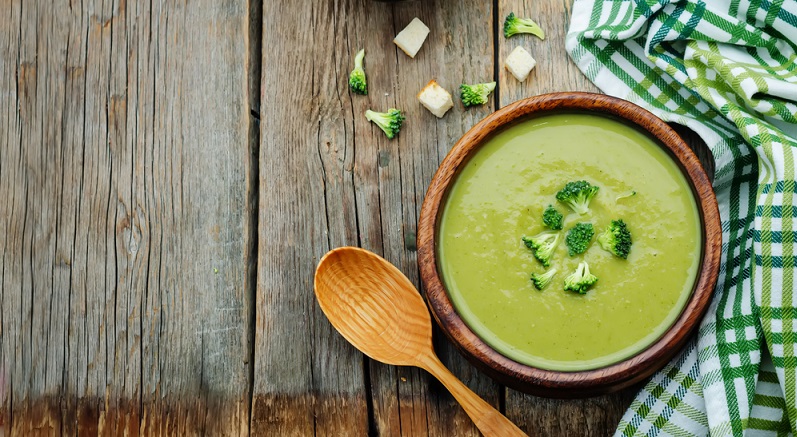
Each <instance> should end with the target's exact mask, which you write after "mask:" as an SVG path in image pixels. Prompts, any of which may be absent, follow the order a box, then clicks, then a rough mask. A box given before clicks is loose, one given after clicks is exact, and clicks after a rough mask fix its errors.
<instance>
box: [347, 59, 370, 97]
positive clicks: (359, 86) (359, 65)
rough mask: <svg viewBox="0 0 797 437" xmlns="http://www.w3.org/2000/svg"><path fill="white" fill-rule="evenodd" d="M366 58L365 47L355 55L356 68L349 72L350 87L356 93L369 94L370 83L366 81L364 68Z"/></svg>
mask: <svg viewBox="0 0 797 437" xmlns="http://www.w3.org/2000/svg"><path fill="white" fill-rule="evenodd" d="M364 58H365V49H362V50H360V51H359V52H357V55H356V56H354V70H352V71H351V73H349V88H351V91H352V92H353V93H356V94H362V95H367V94H368V84H367V83H366V82H365V70H364V69H363V59H364Z"/></svg>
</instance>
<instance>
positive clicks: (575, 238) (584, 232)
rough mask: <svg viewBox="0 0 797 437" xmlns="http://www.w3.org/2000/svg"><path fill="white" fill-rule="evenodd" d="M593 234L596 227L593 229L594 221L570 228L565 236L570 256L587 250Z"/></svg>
mask: <svg viewBox="0 0 797 437" xmlns="http://www.w3.org/2000/svg"><path fill="white" fill-rule="evenodd" d="M593 235H595V229H593V227H592V223H578V224H577V225H575V226H573V227H572V228H570V230H569V231H567V237H565V243H566V244H567V252H568V253H569V254H570V256H573V255H579V254H582V253H584V252H586V251H587V248H588V247H589V243H590V241H591V240H592V236H593Z"/></svg>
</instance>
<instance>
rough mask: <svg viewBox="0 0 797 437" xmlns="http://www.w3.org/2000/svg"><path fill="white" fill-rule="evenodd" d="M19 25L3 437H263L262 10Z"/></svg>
mask: <svg viewBox="0 0 797 437" xmlns="http://www.w3.org/2000/svg"><path fill="white" fill-rule="evenodd" d="M4 10H5V12H4V13H6V14H8V18H9V19H8V20H7V19H5V18H4V19H3V20H0V23H1V24H0V50H2V59H1V60H0V69H2V78H0V96H2V99H0V108H2V111H3V112H2V117H0V129H2V130H1V131H2V132H4V134H3V138H2V140H0V142H2V144H3V147H2V148H1V149H0V198H1V199H2V201H0V222H1V223H2V224H1V225H0V226H2V231H3V232H2V235H0V246H2V247H3V251H2V255H1V256H2V258H0V263H2V265H0V275H2V278H0V279H1V281H2V282H0V283H1V284H2V291H1V293H2V300H0V305H2V312H1V313H2V314H3V316H2V319H0V324H1V328H0V329H2V331H0V347H2V349H1V350H2V360H0V363H2V364H3V366H4V367H5V370H4V372H5V378H6V381H7V386H4V388H6V387H7V389H8V396H2V393H0V406H2V409H0V411H3V413H1V414H0V420H2V421H4V422H6V421H7V423H8V425H9V426H10V429H11V432H12V434H22V435H29V434H56V435H57V434H77V433H79V434H94V433H102V434H105V433H114V434H116V433H130V434H138V433H139V432H142V433H148V434H152V433H156V434H157V433H169V434H185V433H194V432H202V431H205V432H212V433H214V434H246V433H248V425H249V421H248V419H249V383H250V378H251V376H250V375H251V365H252V356H251V353H252V352H251V341H252V335H251V329H250V327H251V320H252V317H251V315H252V314H251V308H252V304H253V302H252V291H253V290H252V287H253V284H252V281H251V279H250V275H249V274H248V270H247V262H248V260H249V259H250V258H252V256H251V251H252V249H253V246H252V245H251V237H252V231H251V229H252V226H253V222H254V220H253V218H254V214H253V208H254V203H253V201H252V198H251V196H250V195H249V193H251V192H252V191H253V188H254V184H253V181H251V180H250V179H249V178H250V177H251V172H250V164H251V161H250V153H251V152H250V144H249V142H248V139H249V135H248V133H249V124H250V119H249V117H250V116H249V106H248V98H247V93H248V92H247V66H248V65H247V52H248V48H247V38H246V36H247V34H248V27H247V24H248V21H247V10H248V3H247V2H246V1H244V0H237V1H227V2H223V3H222V2H218V3H214V4H213V5H206V6H205V7H202V8H198V7H188V6H186V5H181V4H177V3H172V2H168V3H167V2H152V3H151V2H146V3H143V2H141V3H138V2H134V3H131V4H129V3H127V2H125V1H120V0H104V1H100V0H97V1H88V2H80V3H78V4H72V2H56V3H54V4H51V2H22V1H15V2H11V4H10V8H8V9H6V8H4ZM207 108H212V109H213V110H207ZM0 372H3V371H2V370H0ZM0 378H2V377H0Z"/></svg>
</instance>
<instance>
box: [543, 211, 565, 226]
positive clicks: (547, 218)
mask: <svg viewBox="0 0 797 437" xmlns="http://www.w3.org/2000/svg"><path fill="white" fill-rule="evenodd" d="M542 222H543V223H544V224H545V226H548V227H549V228H551V229H553V230H554V231H558V230H561V229H562V225H563V222H564V216H563V215H562V213H560V212H559V211H557V210H556V208H554V207H553V205H548V207H547V208H545V211H543V213H542Z"/></svg>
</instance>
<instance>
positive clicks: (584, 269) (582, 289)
mask: <svg viewBox="0 0 797 437" xmlns="http://www.w3.org/2000/svg"><path fill="white" fill-rule="evenodd" d="M596 282H598V277H597V276H595V275H593V274H592V273H590V272H589V265H588V264H587V263H586V262H585V261H582V262H580V263H578V267H576V271H575V272H573V273H572V274H570V275H568V277H566V278H565V290H570V291H575V292H576V293H579V294H587V290H589V288H590V287H592V285H593V284H595V283H596Z"/></svg>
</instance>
